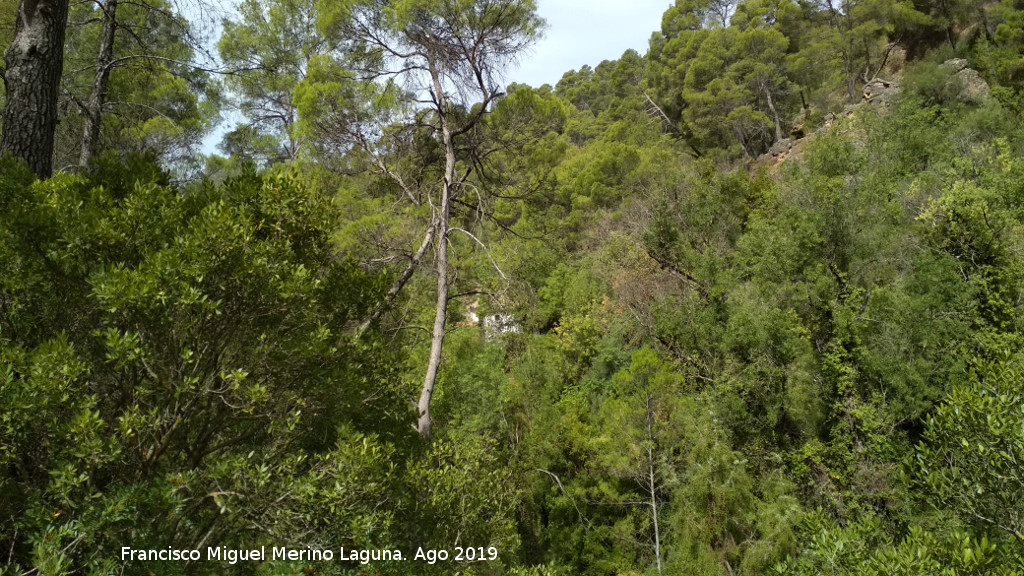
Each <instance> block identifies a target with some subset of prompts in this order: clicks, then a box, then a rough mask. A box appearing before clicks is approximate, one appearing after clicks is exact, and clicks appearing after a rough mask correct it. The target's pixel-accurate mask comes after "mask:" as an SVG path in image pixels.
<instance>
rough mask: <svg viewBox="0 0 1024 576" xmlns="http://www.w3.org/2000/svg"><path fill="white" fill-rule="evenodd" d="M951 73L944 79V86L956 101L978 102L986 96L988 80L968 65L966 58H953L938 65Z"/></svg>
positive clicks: (982, 100)
mask: <svg viewBox="0 0 1024 576" xmlns="http://www.w3.org/2000/svg"><path fill="white" fill-rule="evenodd" d="M939 67H940V68H944V69H947V70H949V71H950V72H952V73H953V74H952V75H951V76H950V77H949V80H947V81H946V88H947V89H948V90H949V92H950V93H951V94H952V95H953V98H954V99H955V100H956V101H957V102H966V103H968V104H980V103H982V102H984V101H985V99H986V98H988V93H989V86H988V82H985V79H984V78H982V77H981V74H979V73H978V71H977V70H975V69H973V68H970V67H968V62H967V60H964V59H963V58H953V59H952V60H946V61H945V62H943V63H942V64H940V65H939Z"/></svg>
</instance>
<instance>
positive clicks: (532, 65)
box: [506, 0, 673, 87]
mask: <svg viewBox="0 0 1024 576" xmlns="http://www.w3.org/2000/svg"><path fill="white" fill-rule="evenodd" d="M672 4H673V1H672V0H589V1H588V0H538V6H537V8H538V11H539V12H540V15H541V17H542V18H544V19H545V20H547V23H548V27H547V30H546V31H545V34H544V36H545V37H544V38H543V39H541V40H540V42H538V43H537V44H536V45H535V46H534V48H533V50H532V54H530V55H528V56H526V57H524V58H523V60H522V63H521V64H520V66H519V69H518V70H509V71H508V73H507V75H506V76H507V78H508V80H509V81H511V82H521V83H524V84H529V85H531V86H534V87H538V86H540V85H542V84H551V85H552V86H554V85H555V84H556V83H557V82H558V81H559V80H560V79H561V78H562V74H565V73H566V72H568V71H570V70H578V69H579V68H580V67H581V66H583V65H584V64H589V65H590V66H591V67H593V66H597V65H598V64H600V63H601V61H602V60H617V59H618V58H619V57H620V56H622V53H623V52H625V51H626V50H628V49H630V48H633V49H634V50H636V51H637V52H639V53H640V55H641V56H643V55H644V54H646V53H647V41H648V40H650V38H651V34H652V33H654V32H655V31H658V30H661V15H662V14H664V13H665V11H666V10H668V7H669V6H671V5H672Z"/></svg>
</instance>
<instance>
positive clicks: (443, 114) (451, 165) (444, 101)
mask: <svg viewBox="0 0 1024 576" xmlns="http://www.w3.org/2000/svg"><path fill="white" fill-rule="evenodd" d="M430 73H431V76H432V77H433V81H434V96H435V98H436V100H437V106H438V112H439V114H438V116H439V119H440V122H441V141H442V144H443V145H444V181H443V183H442V186H441V206H440V209H439V213H438V215H437V231H436V234H437V310H436V313H435V314H434V330H433V334H432V336H431V339H430V356H429V358H428V360H427V374H426V377H424V379H423V390H422V391H421V392H420V401H419V403H418V404H417V405H416V407H417V410H418V411H419V422H418V423H417V425H416V429H417V430H418V431H419V433H420V436H422V437H423V438H424V439H428V438H430V427H431V419H430V399H431V398H432V397H433V396H434V383H435V382H436V381H437V372H438V369H439V368H440V367H441V354H442V351H443V346H444V336H445V322H446V321H447V319H448V229H449V219H450V217H451V197H452V193H453V192H454V187H455V142H454V140H453V138H452V130H451V126H449V125H448V112H449V110H448V98H447V97H446V96H445V93H444V86H442V84H441V77H440V74H439V73H438V72H437V69H436V67H435V66H434V63H433V62H430Z"/></svg>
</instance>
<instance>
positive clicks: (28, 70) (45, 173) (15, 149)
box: [0, 0, 68, 178]
mask: <svg viewBox="0 0 1024 576" xmlns="http://www.w3.org/2000/svg"><path fill="white" fill-rule="evenodd" d="M67 24H68V0H22V2H21V6H20V7H19V8H18V18H17V22H16V23H15V27H14V40H13V41H12V42H11V46H10V47H9V48H8V49H7V51H6V52H5V53H4V58H5V59H6V60H7V71H6V73H5V74H4V85H5V86H6V88H7V104H6V105H5V106H4V113H3V130H2V133H0V153H3V154H13V155H14V156H16V157H18V158H22V159H24V160H25V161H26V162H27V163H28V165H29V166H30V167H31V168H32V170H33V171H34V172H35V173H36V174H37V175H39V177H40V178H49V177H50V176H51V175H52V174H53V139H54V131H55V130H56V129H57V93H58V90H59V89H60V77H61V74H62V73H63V71H64V33H65V31H66V30H67Z"/></svg>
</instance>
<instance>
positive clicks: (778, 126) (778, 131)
mask: <svg viewBox="0 0 1024 576" xmlns="http://www.w3.org/2000/svg"><path fill="white" fill-rule="evenodd" d="M764 93H765V96H767V97H768V109H769V110H771V112H772V120H773V121H774V122H775V142H773V144H774V143H777V142H778V141H779V140H782V120H781V119H780V118H779V113H778V112H777V111H776V110H775V102H773V101H772V91H771V90H768V89H767V88H766V89H765V91H764Z"/></svg>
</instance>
